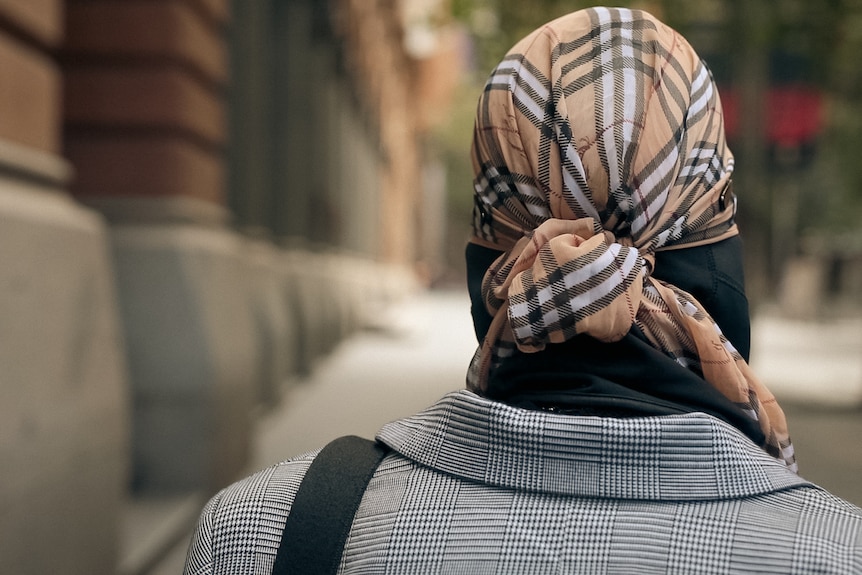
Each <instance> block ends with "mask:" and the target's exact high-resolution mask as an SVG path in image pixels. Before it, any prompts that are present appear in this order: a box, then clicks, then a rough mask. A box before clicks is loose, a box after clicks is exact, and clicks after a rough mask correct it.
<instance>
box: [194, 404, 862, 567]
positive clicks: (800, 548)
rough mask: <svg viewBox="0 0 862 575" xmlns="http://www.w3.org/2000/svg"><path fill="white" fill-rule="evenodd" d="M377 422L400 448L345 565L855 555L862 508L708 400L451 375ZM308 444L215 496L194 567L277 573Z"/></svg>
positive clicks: (745, 561) (851, 560)
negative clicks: (680, 410)
mask: <svg viewBox="0 0 862 575" xmlns="http://www.w3.org/2000/svg"><path fill="white" fill-rule="evenodd" d="M378 439H380V440H381V441H383V442H384V443H386V444H387V445H389V446H390V447H391V448H392V452H391V453H390V454H389V455H387V456H386V458H385V459H384V460H383V462H382V464H381V465H380V467H379V468H378V469H377V471H376V473H375V475H374V477H373V478H372V480H371V483H370V484H369V486H368V489H367V491H366V493H365V496H364V498H363V500H362V504H361V505H360V508H359V511H358V512H357V515H356V519H355V521H354V524H353V527H352V530H351V534H350V537H349V538H348V541H347V544H346V547H345V553H344V557H343V560H342V565H341V569H340V573H345V574H354V573H355V574H358V573H362V574H407V573H415V574H423V575H426V574H434V573H440V574H442V573H449V574H465V575H466V574H470V575H483V574H492V573H496V574H510V573H511V574H547V573H638V574H642V573H697V574H704V573H782V574H786V573H836V574H837V573H840V574H842V575H845V574H848V573H862V510H860V509H859V508H858V507H855V506H853V505H851V504H849V503H847V502H845V501H843V500H841V499H838V498H836V497H834V496H832V495H831V494H829V493H828V492H826V491H824V490H823V489H821V488H819V487H817V486H815V485H812V484H811V483H809V482H807V481H805V480H804V479H802V478H800V477H798V476H796V475H795V474H793V473H792V472H790V471H788V470H787V469H786V468H785V466H784V464H783V463H781V462H779V461H777V460H775V459H772V458H771V457H769V456H768V455H766V454H765V453H764V452H763V451H762V450H761V449H760V448H758V447H757V446H755V445H754V444H753V443H752V442H751V441H750V440H748V439H747V438H746V437H744V436H743V435H742V434H740V433H739V432H738V431H736V430H735V429H734V428H732V427H730V426H729V425H727V424H725V423H724V422H722V421H719V420H717V419H715V418H713V417H710V416H707V415H704V414H700V413H693V414H685V415H674V416H661V417H643V418H633V419H617V418H600V417H580V416H567V415H560V414H554V413H548V412H541V411H526V410H522V409H517V408H513V407H510V406H507V405H504V404H501V403H496V402H493V401H490V400H487V399H484V398H481V397H479V396H477V395H475V394H473V393H471V392H469V391H459V392H453V393H451V394H449V395H447V396H445V397H444V398H443V399H441V400H440V401H439V402H438V403H437V404H435V405H434V406H432V407H431V408H429V409H428V410H426V411H424V412H422V413H420V414H418V415H415V416H413V417H409V418H407V419H404V420H401V421H396V422H394V423H390V424H388V425H386V426H385V427H384V428H383V429H382V430H381V431H380V433H379V434H378ZM313 457H314V454H309V455H307V456H304V457H300V458H297V459H294V460H290V461H286V462H283V463H279V464H277V465H274V466H272V467H270V468H268V469H265V470H263V471H260V472H258V473H256V474H254V475H252V476H251V477H249V478H247V479H244V480H242V481H240V482H238V483H236V484H234V485H232V486H230V487H228V488H226V489H224V490H223V491H221V492H220V493H218V494H217V495H216V496H215V497H213V498H212V500H210V502H209V503H208V504H207V505H206V507H205V508H204V510H203V512H202V514H201V517H200V522H199V525H198V528H197V530H196V532H195V534H194V537H193V540H192V543H191V546H190V548H189V554H188V558H187V564H186V569H185V573H187V574H188V575H201V574H210V573H213V574H231V575H240V574H261V575H262V574H268V573H269V572H270V571H271V569H272V565H273V562H274V560H275V554H276V550H277V548H278V544H279V540H280V537H281V531H282V529H283V527H284V523H285V519H286V516H287V513H288V511H289V510H290V505H291V501H292V500H293V498H294V496H295V494H296V492H297V489H298V488H299V484H300V482H301V480H302V477H303V474H304V473H305V471H306V470H307V469H308V467H309V465H310V464H311V461H312V459H313Z"/></svg>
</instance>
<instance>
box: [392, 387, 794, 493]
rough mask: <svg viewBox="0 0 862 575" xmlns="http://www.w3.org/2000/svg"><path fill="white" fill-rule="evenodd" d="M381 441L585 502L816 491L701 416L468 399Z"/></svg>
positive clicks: (435, 409)
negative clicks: (593, 411) (593, 412)
mask: <svg viewBox="0 0 862 575" xmlns="http://www.w3.org/2000/svg"><path fill="white" fill-rule="evenodd" d="M377 438H378V439H379V440H380V441H382V442H383V443H385V444H386V445H388V446H389V447H391V448H392V449H393V450H394V451H396V452H397V453H400V454H401V455H403V456H404V457H406V458H408V459H411V460H413V461H415V462H416V463H418V464H420V465H424V466H426V467H430V468H432V469H435V470H437V471H440V472H443V473H447V474H450V475H454V476H457V477H460V478H463V479H467V480H472V481H478V482H481V483H486V484H490V485H496V486H499V487H505V488H511V489H519V490H527V491H538V492H545V493H553V494H560V495H571V496H579V497H601V498H614V499H638V500H662V501H669V500H717V499H733V498H738V497H745V496H751V495H757V494H763V493H769V492H774V491H779V490H783V489H789V488H792V487H796V486H800V485H811V484H810V483H808V482H806V481H805V480H803V479H801V478H800V477H798V476H797V475H795V474H794V473H793V472H791V471H789V470H788V469H787V468H786V467H785V465H784V464H783V463H782V462H780V461H778V460H776V459H773V458H772V457H770V456H769V455H767V454H766V453H765V452H763V450H761V449H760V448H759V447H758V446H756V445H755V444H754V443H752V442H751V441H750V440H749V439H748V438H746V437H745V436H744V435H743V434H741V433H740V432H738V431H737V430H736V429H735V428H733V427H731V426H730V425H728V424H727V423H725V422H723V421H721V420H718V419H716V418H714V417H711V416H709V415H706V414H703V413H688V414H682V415H666V416H657V417H639V418H627V419H618V418H608V417H583V416H570V415H560V414H555V413H549V412H544V411H532V410H524V409H519V408H515V407H511V406H509V405H506V404H503V403H498V402H495V401H491V400H488V399H486V398H483V397H480V396H478V395H476V394H474V393H472V392H470V391H466V390H464V391H457V392H452V393H450V394H448V395H446V396H444V397H443V398H442V399H441V400H440V401H438V402H437V403H436V404H435V405H433V406H431V407H430V408H428V409H426V410H425V411H423V412H420V413H418V414H417V415H414V416H412V417H408V418H406V419H402V420H399V421H395V422H393V423H390V424H387V425H386V426H384V427H383V429H381V430H380V432H379V433H378V436H377Z"/></svg>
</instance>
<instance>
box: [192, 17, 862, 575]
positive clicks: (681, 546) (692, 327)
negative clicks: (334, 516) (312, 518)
mask: <svg viewBox="0 0 862 575" xmlns="http://www.w3.org/2000/svg"><path fill="white" fill-rule="evenodd" d="M472 155H473V163H474V167H475V194H474V198H475V212H474V224H473V236H472V239H471V241H470V243H469V245H468V246H467V250H466V257H467V272H468V289H469V291H470V296H471V300H472V314H473V320H474V325H475V328H476V333H477V336H478V339H479V342H480V345H479V346H478V349H477V352H476V355H475V357H474V358H473V361H472V362H471V365H470V366H469V369H468V373H467V377H466V380H467V384H466V389H462V390H459V391H453V392H452V393H450V394H448V395H446V396H445V397H443V398H442V399H440V400H439V402H437V403H436V404H435V405H433V406H431V407H429V408H428V409H427V410H425V411H423V412H421V413H418V414H416V415H414V416H412V417H408V418H406V419H403V420H400V421H395V422H392V423H389V424H387V425H386V426H384V427H383V428H382V429H381V430H380V432H379V433H378V435H377V438H376V439H377V442H378V443H379V444H380V445H382V446H384V447H383V450H384V452H385V456H383V458H382V461H380V463H379V465H377V467H376V469H375V470H374V471H373V474H370V480H369V481H368V483H367V486H364V487H363V489H362V490H361V492H360V495H361V499H360V501H359V504H358V509H357V510H356V512H355V516H354V515H352V514H351V515H349V516H348V518H347V521H346V526H347V532H346V537H345V538H344V542H343V552H342V551H341V550H340V549H341V548H339V551H338V552H337V553H336V554H335V556H334V557H332V556H329V557H324V558H323V559H326V560H330V562H333V563H334V567H333V570H332V572H333V573H334V572H336V571H335V570H336V569H337V572H339V573H345V574H347V573H381V574H382V573H394V574H404V573H422V574H429V573H475V574H483V573H488V574H490V573H498V574H529V573H535V574H544V573H609V572H615V573H640V574H643V573H669V572H677V573H699V574H701V573H764V572H771V573H815V572H816V573H840V574H847V573H862V510H860V509H859V508H858V507H855V506H854V505H851V504H850V503H847V502H845V501H843V500H841V499H839V498H837V497H834V496H833V495H831V494H830V493H828V492H827V491H825V490H823V489H822V488H820V487H817V486H816V485H813V484H811V483H810V482H808V481H806V480H805V479H803V478H802V477H801V476H799V475H798V474H797V472H796V471H797V469H796V459H795V455H794V451H793V444H792V442H791V440H790V435H789V432H788V427H787V423H786V421H785V417H784V414H783V412H782V410H781V408H780V407H779V405H778V403H777V402H776V400H775V398H774V397H773V395H772V394H771V393H770V392H769V390H768V389H767V388H766V387H765V386H764V385H762V384H761V383H760V382H759V380H758V379H757V376H756V375H755V374H754V373H753V372H752V370H751V368H750V367H749V366H748V364H747V359H748V353H749V315H748V304H747V300H746V298H745V294H744V288H743V276H742V256H741V254H742V246H741V240H740V238H739V232H738V229H737V226H736V223H735V221H734V218H735V214H736V199H735V196H734V192H733V186H732V176H733V169H734V161H733V155H732V153H731V151H730V150H729V149H728V147H727V144H726V142H725V135H724V125H723V117H722V108H721V103H720V100H719V95H718V93H717V91H716V88H715V85H714V82H713V79H712V77H711V74H710V71H709V69H708V68H707V66H706V65H705V64H704V62H703V61H701V59H700V58H699V57H698V56H697V54H696V53H695V52H694V50H693V49H692V48H691V46H690V45H689V44H688V43H687V42H686V40H685V39H684V38H683V37H682V36H680V35H679V34H678V33H677V32H676V31H674V30H673V29H671V28H669V27H668V26H666V25H664V24H663V23H662V22H660V21H658V20H657V19H656V18H654V17H653V16H651V15H650V14H648V13H646V12H641V11H637V10H627V9H613V8H590V9H587V10H581V11H577V12H574V13H571V14H568V15H566V16H564V17H562V18H559V19H557V20H554V21H553V22H550V23H548V24H547V25H545V26H543V27H541V28H540V29H538V30H536V31H535V32H533V33H532V34H530V35H529V36H527V37H526V38H524V39H523V40H522V41H521V42H519V43H518V44H517V45H515V46H514V47H513V48H512V50H511V51H510V52H509V54H508V55H506V57H505V58H504V59H503V60H502V62H501V63H500V64H499V65H498V66H497V68H496V69H495V70H494V71H493V73H492V75H491V77H490V79H489V80H488V82H487V84H486V86H485V89H484V91H483V93H482V95H481V97H480V100H479V106H478V110H477V116H476V125H475V133H474V141H473V149H472ZM315 457H316V454H310V455H308V456H304V457H300V458H297V459H293V460H290V461H286V462H282V463H279V464H277V465H274V466H273V467H270V468H269V469H266V470H263V471H261V472H258V473H257V474H255V475H253V476H251V477H249V478H247V479H245V480H242V481H240V482H238V483H236V484H234V485H232V486H230V487H228V488H226V489H225V490H223V491H222V492H220V493H219V494H217V495H216V496H215V497H213V498H212V500H211V501H210V502H209V503H208V504H207V505H206V507H205V508H204V510H203V512H202V514H201V518H200V522H199V525H198V528H197V530H196V532H195V535H194V538H193V541H192V543H191V547H190V549H189V554H188V560H187V564H186V573H187V574H189V575H200V574H210V573H213V574H222V573H225V574H227V573H231V574H237V573H270V572H272V569H273V566H274V565H275V564H276V556H277V555H278V550H279V545H280V543H281V540H282V534H283V532H285V531H284V530H285V525H286V523H287V524H288V525H289V524H290V523H291V522H293V521H295V517H296V516H295V515H291V516H290V520H288V516H289V515H290V514H291V511H292V507H293V505H294V502H295V501H297V502H298V501H299V497H297V492H299V493H300V497H302V493H303V492H304V491H305V490H307V489H313V488H314V485H312V486H310V487H309V483H311V482H306V483H303V478H304V476H305V474H306V473H307V472H308V470H309V468H310V466H312V462H313V461H315ZM335 468H336V472H332V473H330V475H331V476H336V477H337V476H338V473H337V466H335ZM317 477H318V478H319V477H320V476H317ZM320 481H325V479H324V480H320V479H315V482H317V483H319V482H320ZM336 481H337V480H336ZM301 485H302V487H300V486H301ZM304 513H305V514H306V515H308V513H307V510H306V511H305V512H304ZM351 513H352V512H351ZM311 515H314V513H313V512H312V513H311ZM286 539H288V540H290V539H291V537H286ZM300 546H305V547H312V546H313V542H311V543H309V542H304V543H302V544H301V545H300ZM280 568H284V569H285V571H284V572H302V573H304V572H306V571H305V570H304V568H303V569H300V568H299V567H298V566H297V565H296V564H290V563H288V564H286V565H285V564H281V566H280Z"/></svg>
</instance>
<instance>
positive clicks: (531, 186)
mask: <svg viewBox="0 0 862 575" xmlns="http://www.w3.org/2000/svg"><path fill="white" fill-rule="evenodd" d="M473 163H474V168H475V172H476V179H475V206H476V208H475V214H474V234H473V238H472V240H471V241H473V242H475V243H478V244H480V245H484V246H487V247H491V248H494V249H498V250H501V251H504V252H506V253H505V254H504V255H503V256H501V258H500V259H499V260H497V262H495V264H494V265H493V266H492V267H491V269H489V271H488V273H487V274H486V276H485V282H484V285H483V293H484V296H485V301H486V306H487V308H488V310H489V312H490V313H491V314H492V315H493V316H494V320H493V322H492V324H491V328H490V330H489V332H488V336H487V337H486V339H485V341H484V342H483V344H482V346H481V347H480V348H479V349H478V350H477V353H476V356H475V357H474V360H473V363H472V365H471V368H470V372H469V374H468V386H469V387H470V388H471V389H474V390H476V391H480V392H481V391H483V390H484V389H485V388H486V385H487V380H488V376H489V374H490V373H491V371H492V370H493V369H494V368H495V367H496V365H498V364H499V362H500V361H502V360H503V358H505V357H507V356H509V355H511V354H513V353H516V349H518V350H520V351H522V352H526V353H530V352H534V351H538V350H541V349H543V348H544V346H545V345H546V344H548V343H558V342H562V341H567V340H569V339H571V338H572V337H573V336H574V335H575V334H579V333H586V334H589V335H591V336H593V337H596V338H598V339H601V340H604V341H615V340H618V339H620V338H621V337H623V336H624V335H625V334H626V333H627V332H628V331H629V329H630V328H631V326H632V324H637V325H638V326H639V327H640V328H641V329H642V330H643V332H644V333H645V334H646V335H647V337H648V338H649V339H650V341H651V342H652V343H653V345H655V346H656V347H657V348H659V349H661V350H663V351H665V352H666V353H668V354H669V355H670V356H671V357H673V358H675V359H676V360H677V361H678V362H679V363H681V364H682V365H684V366H686V367H688V368H690V369H692V370H694V371H696V372H698V373H701V374H702V375H703V377H704V379H706V380H707V381H708V382H709V383H710V384H712V385H713V386H715V387H716V388H717V389H718V390H720V391H721V392H722V393H723V394H724V395H725V396H726V397H728V398H729V399H731V400H732V401H734V402H735V403H737V404H738V405H739V406H740V408H741V409H743V410H744V411H745V412H746V413H748V414H750V415H751V417H753V418H755V419H756V420H757V421H758V422H759V424H760V426H761V428H762V429H763V431H764V433H765V435H766V437H767V444H766V445H764V446H763V447H764V448H765V449H766V451H767V452H769V453H770V454H772V455H773V456H775V457H778V458H781V459H784V460H785V461H786V463H787V465H788V466H790V467H791V468H792V469H794V470H795V465H796V464H795V457H794V454H793V447H792V445H791V443H790V438H789V434H788V432H787V426H786V422H785V418H784V414H783V412H782V411H781V408H780V407H779V406H778V405H777V403H776V402H775V398H774V397H773V396H772V394H771V393H770V392H769V391H768V390H767V389H766V388H765V387H764V386H763V385H762V384H761V383H760V382H759V381H758V380H757V378H756V377H755V376H754V374H753V373H752V372H751V370H750V368H749V367H748V365H747V364H746V363H745V361H744V360H743V359H742V357H741V356H740V355H739V353H738V352H737V351H736V350H735V349H734V348H733V346H732V345H731V344H730V342H728V341H727V339H726V338H724V336H723V335H722V334H721V330H720V329H719V327H718V326H717V325H716V324H715V322H714V321H713V320H712V319H711V318H710V317H709V315H708V314H707V313H706V312H705V311H704V309H703V307H702V306H701V305H700V303H698V302H697V301H696V300H695V299H694V298H693V297H692V296H691V295H689V294H687V293H685V292H684V291H682V290H680V289H679V288H677V287H675V286H672V285H669V284H665V283H662V282H659V281H657V280H653V279H652V278H651V277H650V272H651V271H652V268H653V265H654V257H653V254H654V253H655V252H656V251H657V250H662V249H673V248H680V247H690V246H695V245H700V244H705V243H712V242H717V241H720V240H722V239H725V238H728V237H730V236H733V235H735V234H737V233H738V231H737V228H736V224H735V223H734V215H735V212H736V202H735V198H734V196H733V194H732V191H731V186H730V178H731V175H732V172H733V155H732V154H731V152H730V150H729V149H728V147H727V145H726V142H725V139H724V125H723V117H722V109H721V103H720V101H719V97H718V93H717V91H716V88H715V86H714V83H713V81H712V77H711V75H710V72H709V70H708V69H707V68H706V66H705V65H704V64H703V62H702V61H701V60H700V58H699V57H698V56H697V54H696V53H695V52H694V50H693V49H692V48H691V46H690V45H689V44H688V43H687V42H686V41H685V39H684V38H682V37H681V36H680V35H679V34H677V33H676V32H675V31H674V30H672V29H671V28H669V27H667V26H665V25H664V24H662V23H661V22H659V21H658V20H656V19H655V18H653V17H652V16H650V15H649V14H647V13H645V12H641V11H636V10H625V9H609V8H591V9H588V10H582V11H578V12H574V13H572V14H569V15H567V16H564V17H562V18H560V19H558V20H555V21H553V22H551V23H549V24H548V25H546V26H545V27H543V28H541V29H539V30H537V31H535V32H534V33H533V34H531V35H530V36H528V37H527V38H525V39H524V40H522V41H521V42H519V43H518V44H517V45H516V46H515V47H514V48H513V49H512V50H511V51H510V53H509V54H508V55H507V56H506V58H505V59H504V60H503V61H502V62H501V63H500V65H499V66H498V67H497V68H496V69H495V70H494V72H493V73H492V75H491V77H490V79H489V80H488V82H487V84H486V86H485V90H484V92H483V94H482V97H481V98H480V101H479V108H478V113H477V118H476V127H475V132H474V140H473Z"/></svg>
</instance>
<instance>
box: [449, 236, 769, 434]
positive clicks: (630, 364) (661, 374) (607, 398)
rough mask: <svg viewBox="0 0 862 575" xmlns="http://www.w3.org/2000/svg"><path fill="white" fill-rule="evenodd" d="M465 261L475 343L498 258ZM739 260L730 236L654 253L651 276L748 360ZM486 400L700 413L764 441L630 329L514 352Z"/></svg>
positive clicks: (471, 248)
mask: <svg viewBox="0 0 862 575" xmlns="http://www.w3.org/2000/svg"><path fill="white" fill-rule="evenodd" d="M466 255H467V276H468V278H467V279H468V289H469V291H470V298H471V300H472V313H473V321H474V327H475V330H476V335H477V338H478V339H479V341H481V340H482V338H484V336H485V333H486V332H487V330H488V326H489V325H490V322H491V317H490V315H489V314H488V312H487V311H486V310H485V307H484V304H483V303H482V298H481V283H482V277H483V276H484V273H485V270H487V269H488V267H489V266H490V265H491V263H492V262H493V261H494V260H495V259H496V258H497V256H499V255H500V253H499V252H497V251H494V250H490V249H487V248H483V247H481V246H477V245H474V244H470V245H468V247H467V253H466ZM741 262H742V242H741V240H740V239H739V237H738V236H737V237H733V238H730V239H727V240H724V241H722V242H718V243H716V244H710V245H706V246H698V247H694V248H686V249H681V250H671V251H665V252H659V253H658V254H656V266H655V271H654V273H653V274H652V275H653V277H655V278H657V279H660V280H663V281H668V282H670V283H673V284H674V285H676V286H678V287H680V288H682V289H683V290H685V291H687V292H689V293H691V294H692V295H694V296H695V297H696V298H697V299H698V300H699V301H700V302H701V303H702V304H703V305H704V307H705V308H706V310H707V311H708V312H709V313H710V315H712V317H713V319H715V321H716V323H718V325H719V326H720V327H721V329H722V330H723V332H724V333H725V335H726V336H727V337H728V339H729V340H730V341H731V343H733V345H734V346H736V347H737V349H738V350H739V351H740V353H741V354H742V355H743V357H745V358H746V360H747V359H748V354H749V346H750V324H749V316H748V302H747V299H746V298H745V294H744V289H743V283H744V282H743V276H742V263H741ZM486 395H487V396H488V397H489V398H490V399H494V400H496V401H502V402H504V403H508V404H510V405H514V406H518V407H523V408H527V409H544V410H550V411H556V412H561V413H569V414H574V415H598V416H605V417H642V416H649V415H670V414H679V413H690V412H694V411H700V412H704V413H707V414H710V415H712V416H714V417H717V418H719V419H721V420H724V421H726V422H727V423H729V424H731V425H733V426H734V427H736V428H737V429H739V430H740V431H741V432H743V433H744V434H745V435H746V436H748V437H749V438H750V439H751V440H752V441H754V442H755V443H756V444H758V445H763V443H764V441H765V437H764V435H763V432H762V431H761V430H760V427H759V425H758V423H757V422H756V421H754V420H752V419H751V418H750V417H748V416H747V415H745V414H744V413H743V412H742V410H741V409H739V408H738V407H737V406H736V405H734V404H733V403H732V402H731V401H729V400H728V399H727V398H725V397H724V396H723V395H722V394H721V393H720V392H718V391H717V390H716V389H715V388H713V387H712V386H711V385H709V384H708V383H707V382H706V381H705V380H703V378H701V377H700V376H699V375H698V374H696V373H695V372H693V371H690V370H688V369H686V368H684V367H682V366H681V365H680V364H678V363H677V362H676V361H674V360H673V359H671V358H670V357H668V356H667V355H665V354H664V353H662V352H661V351H659V350H657V349H655V348H654V347H652V345H650V344H649V343H648V341H647V340H646V338H645V337H644V336H643V335H642V334H641V333H640V330H638V329H637V327H634V328H633V329H632V330H631V331H630V332H629V334H628V335H626V336H625V337H624V338H623V339H622V340H620V341H617V342H614V343H604V342H600V341H598V340H596V339H593V338H591V337H589V336H585V335H583V336H577V337H575V338H573V339H572V340H570V341H567V342H565V343H562V344H552V345H548V346H547V347H546V349H545V350H543V351H540V352H538V353H530V354H527V353H516V354H515V356H513V357H511V358H507V359H506V360H505V361H504V362H503V364H502V365H501V366H500V367H499V368H497V369H496V370H494V372H493V373H492V374H491V377H490V380H489V382H488V391H487V394H486Z"/></svg>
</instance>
